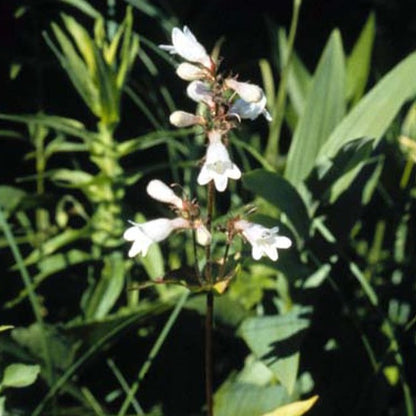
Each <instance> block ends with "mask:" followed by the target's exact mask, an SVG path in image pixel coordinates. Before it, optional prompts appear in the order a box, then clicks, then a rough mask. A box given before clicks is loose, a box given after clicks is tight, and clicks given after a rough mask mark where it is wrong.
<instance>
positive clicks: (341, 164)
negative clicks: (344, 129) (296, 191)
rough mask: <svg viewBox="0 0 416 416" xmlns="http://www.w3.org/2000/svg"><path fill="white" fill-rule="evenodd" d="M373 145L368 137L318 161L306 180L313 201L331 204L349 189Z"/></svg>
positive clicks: (348, 144)
mask: <svg viewBox="0 0 416 416" xmlns="http://www.w3.org/2000/svg"><path fill="white" fill-rule="evenodd" d="M373 143H374V140H373V139H371V138H368V137H363V138H360V139H355V140H352V141H350V142H349V143H347V144H346V145H345V146H343V147H342V148H341V149H340V150H339V151H338V152H337V154H336V155H335V156H334V157H332V158H330V159H324V160H322V161H320V162H319V163H318V164H317V165H316V166H315V168H314V170H313V171H312V172H311V174H310V175H309V177H308V179H307V187H308V189H309V190H310V191H311V192H312V194H313V197H314V199H315V200H317V201H320V202H323V201H328V202H330V203H333V202H335V201H336V200H337V199H338V198H339V197H340V196H341V195H342V194H343V193H344V192H345V191H346V190H347V189H349V187H350V185H351V183H352V182H353V181H354V178H355V177H356V175H357V173H359V172H360V171H361V170H362V168H363V167H364V166H365V164H366V163H367V161H368V160H369V157H370V155H371V152H372V149H373Z"/></svg>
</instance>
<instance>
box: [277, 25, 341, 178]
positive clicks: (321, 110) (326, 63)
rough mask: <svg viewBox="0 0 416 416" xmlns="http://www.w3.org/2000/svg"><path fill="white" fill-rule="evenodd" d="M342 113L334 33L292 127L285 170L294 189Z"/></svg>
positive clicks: (338, 50) (338, 46) (338, 48)
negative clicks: (301, 109) (291, 139)
mask: <svg viewBox="0 0 416 416" xmlns="http://www.w3.org/2000/svg"><path fill="white" fill-rule="evenodd" d="M344 113H345V63H344V52H343V49H342V42H341V36H340V34H339V32H338V31H337V30H335V31H334V32H333V33H332V34H331V36H330V38H329V41H328V43H327V45H326V47H325V49H324V52H323V53H322V56H321V59H320V61H319V64H318V67H317V69H316V71H315V74H314V76H313V79H312V82H311V86H310V91H309V94H308V97H307V101H306V104H305V108H304V110H303V112H302V117H301V118H300V119H299V122H298V124H297V126H296V131H295V134H294V136H293V141H292V143H291V146H290V149H289V153H288V159H287V164H286V170H285V177H286V178H287V179H288V180H289V181H290V182H291V183H292V184H294V185H295V186H296V185H299V184H300V182H301V181H302V180H304V179H305V178H306V177H307V176H308V174H309V173H310V171H311V170H312V168H313V166H314V165H315V161H316V157H317V155H318V154H319V152H320V150H321V148H322V145H323V144H324V143H325V142H326V141H327V140H328V137H329V135H330V134H331V132H332V131H333V130H334V128H335V127H336V126H337V124H338V123H339V122H340V121H341V119H342V117H343V116H344Z"/></svg>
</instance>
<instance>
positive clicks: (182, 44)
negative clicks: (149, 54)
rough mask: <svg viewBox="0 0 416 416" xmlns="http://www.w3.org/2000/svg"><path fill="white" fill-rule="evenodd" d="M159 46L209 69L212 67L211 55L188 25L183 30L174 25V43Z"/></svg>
mask: <svg viewBox="0 0 416 416" xmlns="http://www.w3.org/2000/svg"><path fill="white" fill-rule="evenodd" d="M159 48H161V49H163V50H165V51H168V52H169V53H171V54H178V55H179V56H181V57H182V58H184V59H186V60H187V61H190V62H198V63H200V64H201V65H203V66H205V67H206V68H208V69H211V68H212V65H213V63H212V60H211V57H210V56H209V55H208V54H207V52H206V50H205V48H204V47H203V46H202V45H201V44H200V43H199V42H198V41H197V40H196V38H195V36H194V35H193V33H192V32H191V31H190V30H189V28H188V27H187V26H184V27H183V31H182V30H180V29H179V28H177V27H174V28H173V30H172V45H159Z"/></svg>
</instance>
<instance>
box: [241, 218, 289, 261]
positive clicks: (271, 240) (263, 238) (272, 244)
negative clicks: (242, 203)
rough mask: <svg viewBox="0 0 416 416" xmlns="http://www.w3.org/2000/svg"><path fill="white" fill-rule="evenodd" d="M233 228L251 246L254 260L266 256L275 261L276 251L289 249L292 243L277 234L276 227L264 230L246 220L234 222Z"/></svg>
mask: <svg viewBox="0 0 416 416" xmlns="http://www.w3.org/2000/svg"><path fill="white" fill-rule="evenodd" d="M234 227H235V230H236V231H239V232H241V234H243V236H244V237H245V238H246V240H247V241H248V242H249V243H250V244H251V246H252V252H251V255H252V256H253V259H254V260H259V259H260V258H261V257H263V256H268V257H269V258H270V259H271V260H273V261H276V260H277V259H278V257H279V255H278V253H277V249H278V248H289V247H290V246H291V245H292V241H291V240H290V239H289V238H288V237H284V236H279V235H278V234H277V232H278V231H279V228H278V227H273V228H266V227H264V226H263V225H260V224H255V223H252V222H249V221H246V220H238V221H236V222H235V223H234Z"/></svg>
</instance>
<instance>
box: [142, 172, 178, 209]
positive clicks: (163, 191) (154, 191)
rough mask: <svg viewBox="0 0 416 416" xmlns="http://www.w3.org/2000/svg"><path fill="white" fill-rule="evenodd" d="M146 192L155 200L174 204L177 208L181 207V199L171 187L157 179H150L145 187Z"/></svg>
mask: <svg viewBox="0 0 416 416" xmlns="http://www.w3.org/2000/svg"><path fill="white" fill-rule="evenodd" d="M146 191H147V193H148V194H149V195H150V196H151V197H152V198H153V199H156V200H157V201H160V202H164V203H166V204H171V205H174V206H175V207H176V208H178V209H182V208H183V202H182V199H181V198H179V197H178V196H177V195H176V194H175V192H173V190H172V188H171V187H169V186H168V185H166V184H165V183H163V182H162V181H160V180H159V179H153V180H151V181H150V182H149V183H148V184H147V187H146Z"/></svg>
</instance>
